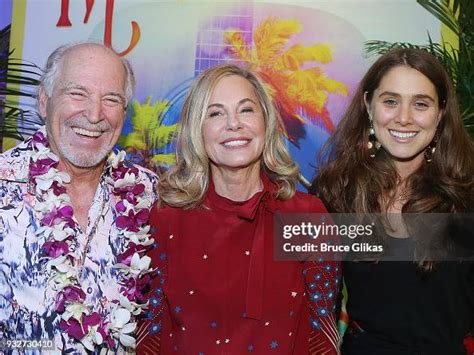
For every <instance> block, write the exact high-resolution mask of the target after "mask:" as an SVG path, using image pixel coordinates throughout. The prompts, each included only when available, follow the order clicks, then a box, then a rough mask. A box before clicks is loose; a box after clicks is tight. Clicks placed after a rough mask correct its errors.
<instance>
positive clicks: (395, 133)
mask: <svg viewBox="0 0 474 355" xmlns="http://www.w3.org/2000/svg"><path fill="white" fill-rule="evenodd" d="M389 132H390V135H392V136H394V137H396V138H412V137H414V136H416V135H417V133H418V132H400V131H393V130H391V129H390V130H389Z"/></svg>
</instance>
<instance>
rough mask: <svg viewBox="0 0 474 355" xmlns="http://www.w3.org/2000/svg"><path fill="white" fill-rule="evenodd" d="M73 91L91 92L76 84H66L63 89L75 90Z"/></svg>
mask: <svg viewBox="0 0 474 355" xmlns="http://www.w3.org/2000/svg"><path fill="white" fill-rule="evenodd" d="M73 89H76V90H82V91H85V92H89V90H87V88H86V87H85V86H82V85H78V84H74V83H66V84H64V85H63V87H62V91H68V90H73Z"/></svg>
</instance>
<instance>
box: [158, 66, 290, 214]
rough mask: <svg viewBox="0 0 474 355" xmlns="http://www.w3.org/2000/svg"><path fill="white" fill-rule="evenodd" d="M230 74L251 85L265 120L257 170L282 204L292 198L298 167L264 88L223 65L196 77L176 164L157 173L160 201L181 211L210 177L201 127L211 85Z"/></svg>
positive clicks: (194, 202) (196, 200) (197, 199)
mask: <svg viewBox="0 0 474 355" xmlns="http://www.w3.org/2000/svg"><path fill="white" fill-rule="evenodd" d="M231 75H237V76H240V77H242V78H244V79H246V80H247V81H248V82H249V83H250V84H251V85H252V87H253V89H254V90H255V94H256V96H257V98H258V102H259V104H260V106H261V109H262V112H263V117H264V120H265V145H264V149H263V153H262V159H261V168H262V170H263V172H264V173H265V174H266V175H267V176H268V177H269V178H270V180H272V181H273V182H275V183H276V184H277V185H278V190H277V193H276V197H277V198H278V199H281V200H286V199H289V198H290V197H292V196H293V195H294V193H295V190H296V183H297V181H298V176H299V169H298V166H297V165H296V163H295V162H294V161H293V159H292V158H291V156H290V154H289V152H288V150H287V148H286V146H285V142H284V141H283V138H282V136H281V132H282V129H281V126H280V125H281V119H280V116H279V114H278V112H277V111H276V109H275V107H274V105H273V101H272V99H271V98H270V96H269V94H268V93H267V91H266V90H265V88H264V84H263V83H262V81H261V80H260V79H259V78H258V77H257V75H256V74H255V73H253V72H252V71H250V70H247V69H242V68H239V67H238V66H236V65H231V64H224V65H218V66H215V67H212V68H209V69H207V70H206V71H204V72H203V73H201V75H200V76H199V77H198V78H197V79H196V81H195V82H194V84H193V85H192V87H191V89H190V91H189V93H188V96H187V98H186V101H185V103H184V106H183V110H182V111H181V115H180V123H179V128H178V138H177V143H176V165H175V166H174V167H173V168H171V169H170V170H169V171H167V172H166V173H164V174H163V176H162V177H161V179H160V182H159V185H158V189H159V196H160V201H161V203H163V204H166V205H169V206H173V207H183V208H195V207H198V206H200V205H201V204H202V201H203V199H204V196H205V194H206V192H207V189H208V187H209V178H210V164H209V158H208V156H207V153H206V150H205V148H204V141H203V135H202V127H203V123H204V120H205V119H206V114H207V107H208V105H209V101H210V99H211V96H212V93H213V90H214V88H215V86H216V85H217V83H218V82H219V81H220V80H221V79H222V78H224V77H227V76H231Z"/></svg>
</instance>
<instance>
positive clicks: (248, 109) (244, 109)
mask: <svg viewBox="0 0 474 355" xmlns="http://www.w3.org/2000/svg"><path fill="white" fill-rule="evenodd" d="M240 112H241V113H247V112H253V108H252V107H244V108H242V109H241V110H240Z"/></svg>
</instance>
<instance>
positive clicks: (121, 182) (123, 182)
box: [114, 172, 137, 188]
mask: <svg viewBox="0 0 474 355" xmlns="http://www.w3.org/2000/svg"><path fill="white" fill-rule="evenodd" d="M136 180H137V178H136V177H135V174H133V173H128V172H127V173H125V175H124V177H123V178H122V179H118V180H117V181H115V182H114V187H115V188H121V187H124V186H133V185H136V183H137V181H136Z"/></svg>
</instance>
